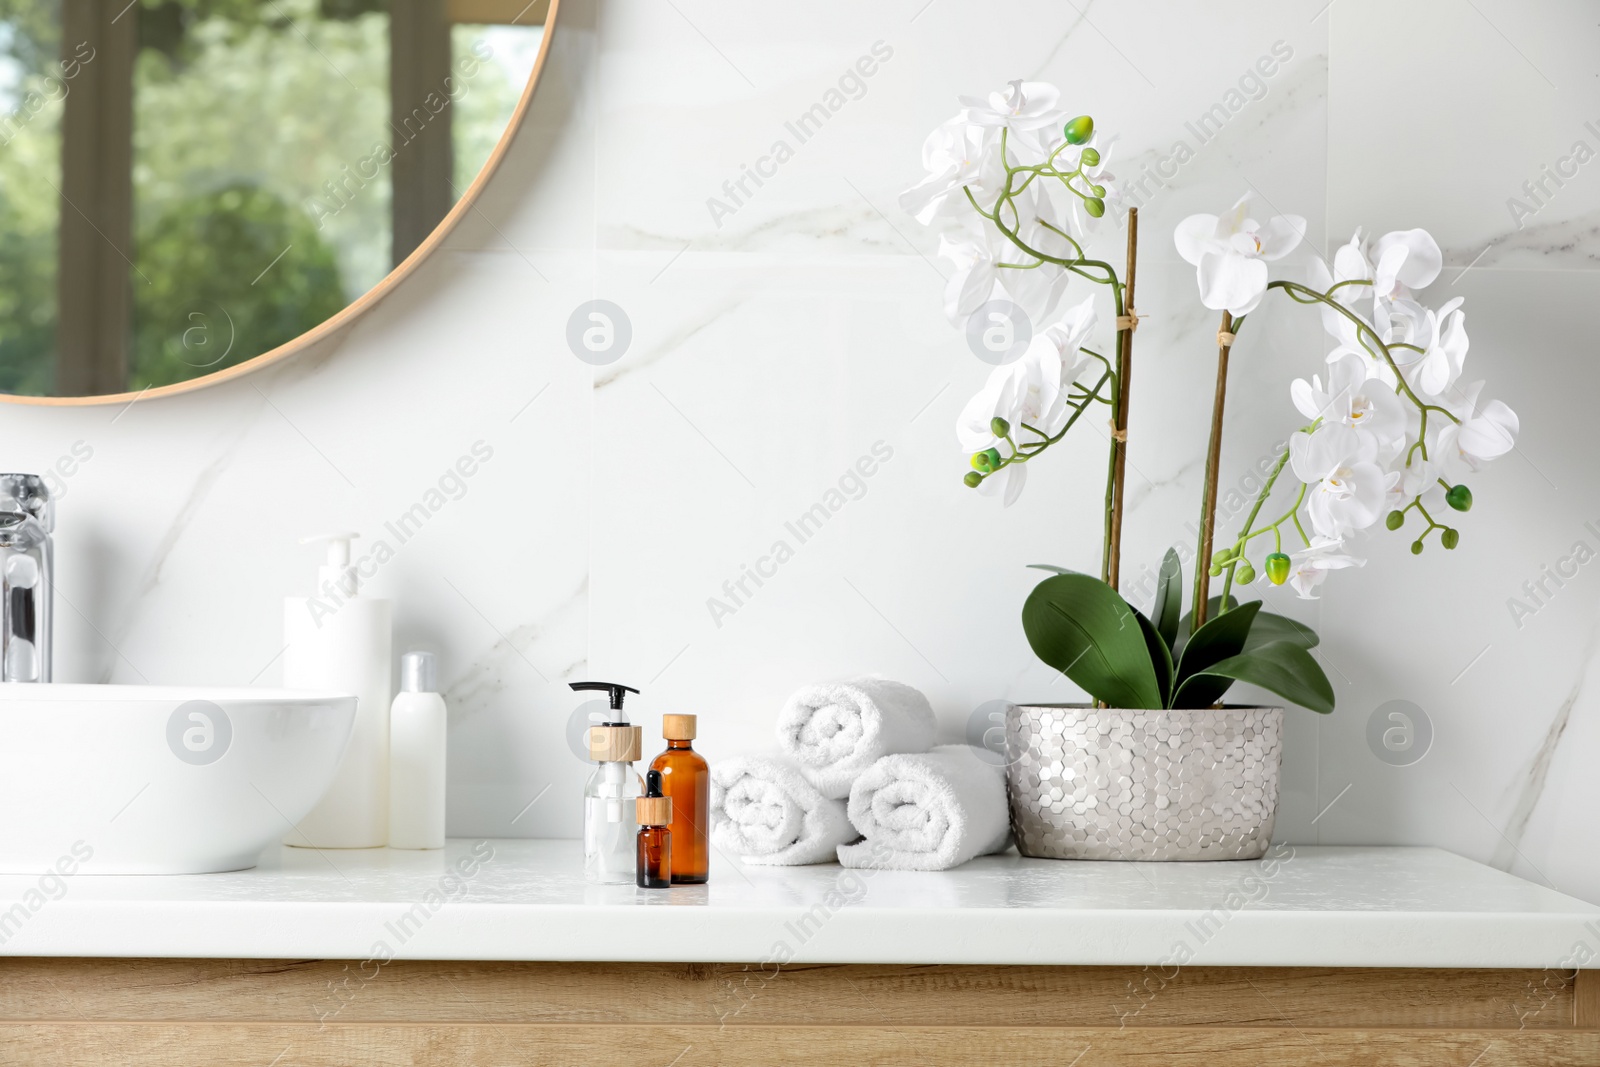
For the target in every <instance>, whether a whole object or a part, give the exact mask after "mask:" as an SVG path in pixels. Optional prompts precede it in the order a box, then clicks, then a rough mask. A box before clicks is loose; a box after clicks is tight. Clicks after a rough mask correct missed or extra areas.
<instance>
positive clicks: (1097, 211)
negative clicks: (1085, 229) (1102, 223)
mask: <svg viewBox="0 0 1600 1067" xmlns="http://www.w3.org/2000/svg"><path fill="white" fill-rule="evenodd" d="M1083 210H1085V211H1087V212H1088V213H1089V214H1090V215H1091V216H1093V217H1094V218H1099V217H1100V216H1101V215H1104V214H1105V213H1106V202H1105V201H1104V200H1101V199H1100V198H1099V197H1098V196H1097V197H1095V198H1094V199H1093V200H1085V201H1084V202H1083Z"/></svg>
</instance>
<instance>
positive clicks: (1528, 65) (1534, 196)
mask: <svg viewBox="0 0 1600 1067" xmlns="http://www.w3.org/2000/svg"><path fill="white" fill-rule="evenodd" d="M1593 14H1594V12H1593V8H1592V7H1591V6H1590V5H1588V4H1584V3H1582V0H1555V2H1550V3H1541V4H1539V5H1538V6H1537V7H1530V6H1528V5H1526V4H1519V3H1515V2H1513V0H1474V2H1473V3H1469V4H1459V3H1453V2H1451V0H1425V2H1422V3H1409V4H1389V3H1383V2H1381V0H1339V2H1338V3H1336V4H1334V5H1333V6H1332V7H1331V8H1330V10H1329V13H1328V17H1330V18H1331V20H1332V30H1331V32H1332V34H1333V36H1332V44H1331V47H1332V51H1333V54H1334V56H1335V60H1336V61H1335V63H1334V64H1333V67H1332V69H1331V81H1330V85H1331V89H1330V92H1331V94H1332V96H1333V98H1334V99H1335V101H1336V104H1335V106H1334V108H1333V109H1332V116H1331V120H1330V126H1329V141H1328V143H1329V149H1330V150H1329V153H1328V168H1329V179H1330V196H1329V216H1330V218H1329V222H1330V225H1331V226H1332V227H1333V229H1334V233H1333V234H1332V235H1330V236H1332V237H1337V238H1338V239H1341V240H1342V239H1344V238H1346V237H1348V234H1349V232H1350V231H1351V230H1353V229H1354V228H1355V227H1356V226H1365V227H1367V229H1368V232H1378V233H1381V232H1383V231H1385V230H1389V229H1397V228H1409V227H1412V226H1426V227H1427V228H1428V229H1429V230H1430V231H1431V232H1432V233H1433V234H1434V236H1436V237H1437V238H1438V239H1439V243H1440V244H1441V245H1442V246H1443V247H1444V249H1445V252H1446V261H1447V262H1450V263H1454V264H1456V265H1458V266H1466V265H1467V264H1469V263H1474V262H1476V263H1477V264H1478V265H1479V266H1480V267H1486V266H1505V267H1518V268H1539V269H1550V268H1578V269H1593V268H1595V267H1597V266H1600V258H1597V255H1600V254H1597V251H1596V248H1597V245H1596V243H1595V235H1596V232H1597V231H1596V227H1597V225H1600V98H1597V97H1596V95H1595V92H1594V84H1595V79H1596V77H1597V76H1600V49H1597V48H1596V46H1597V45H1600V26H1597V24H1596V22H1595V19H1594V18H1593V17H1592V16H1593ZM1579 142H1582V143H1583V145H1584V147H1583V148H1582V149H1577V145H1578V143H1579ZM1579 157H1581V159H1580V158H1579ZM1563 161H1565V162H1563ZM1546 168H1550V169H1549V170H1546ZM1563 174H1564V175H1565V176H1564V177H1563ZM1551 175H1554V177H1551ZM1525 183H1532V184H1533V188H1532V189H1528V188H1525ZM1480 257H1481V258H1480Z"/></svg>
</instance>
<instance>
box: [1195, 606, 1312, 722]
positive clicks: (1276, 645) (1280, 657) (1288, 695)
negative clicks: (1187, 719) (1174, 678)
mask: <svg viewBox="0 0 1600 1067" xmlns="http://www.w3.org/2000/svg"><path fill="white" fill-rule="evenodd" d="M1224 617H1226V616H1224ZM1211 679H1217V680H1219V681H1222V682H1223V683H1224V684H1223V690H1224V691H1226V689H1227V686H1228V685H1231V684H1232V683H1234V682H1246V683H1248V684H1250V685H1257V686H1260V687H1261V688H1262V689H1265V690H1268V691H1269V692H1272V693H1276V694H1277V695H1278V696H1280V697H1282V698H1283V699H1285V700H1287V701H1289V702H1290V703H1292V704H1299V705H1300V706H1301V707H1303V708H1309V709H1311V710H1312V711H1315V712H1317V713H1319V714H1322V715H1326V714H1328V713H1329V712H1331V711H1332V710H1333V686H1332V685H1331V684H1330V683H1329V682H1328V676H1327V675H1326V674H1324V673H1322V667H1321V666H1320V665H1319V664H1318V663H1317V661H1316V660H1315V659H1313V658H1312V656H1311V653H1309V652H1307V651H1306V650H1305V649H1304V648H1302V647H1301V646H1300V645H1299V644H1297V643H1296V642H1294V641H1269V642H1268V643H1266V644H1264V645H1261V646H1259V647H1257V648H1254V649H1252V650H1251V651H1249V652H1243V653H1240V654H1239V655H1237V656H1229V657H1228V658H1227V659H1224V660H1219V661H1218V662H1216V663H1213V664H1211V665H1210V666H1209V667H1207V668H1206V669H1205V670H1203V671H1201V672H1199V673H1197V674H1195V675H1192V676H1191V677H1190V678H1189V679H1188V680H1186V681H1185V682H1184V683H1183V684H1182V685H1180V686H1179V687H1178V693H1177V696H1176V697H1175V698H1174V699H1173V705H1172V706H1173V707H1176V708H1183V707H1189V708H1203V707H1209V706H1210V705H1211V704H1214V703H1216V700H1215V699H1211V700H1204V699H1203V697H1199V696H1195V695H1193V694H1191V693H1190V690H1191V689H1196V690H1199V689H1209V687H1208V684H1207V683H1208V682H1209V681H1210V680H1211Z"/></svg>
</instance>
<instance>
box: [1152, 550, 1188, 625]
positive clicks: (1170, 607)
mask: <svg viewBox="0 0 1600 1067" xmlns="http://www.w3.org/2000/svg"><path fill="white" fill-rule="evenodd" d="M1182 611H1183V564H1182V563H1180V562H1178V553H1177V552H1175V551H1173V550H1172V549H1170V548H1169V549H1167V554H1166V555H1165V556H1162V557H1161V573H1160V574H1158V575H1157V576H1156V602H1155V605H1154V606H1153V607H1152V608H1151V609H1150V619H1151V621H1152V622H1154V623H1155V624H1156V632H1157V633H1159V634H1160V635H1161V640H1163V641H1165V642H1166V645H1167V648H1168V649H1169V650H1170V649H1171V648H1172V647H1173V645H1174V644H1175V643H1176V642H1177V640H1178V615H1179V614H1180V613H1181V612H1182Z"/></svg>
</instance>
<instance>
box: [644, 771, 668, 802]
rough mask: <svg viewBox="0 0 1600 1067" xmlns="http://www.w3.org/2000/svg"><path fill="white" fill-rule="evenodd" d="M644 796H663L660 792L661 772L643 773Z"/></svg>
mask: <svg viewBox="0 0 1600 1067" xmlns="http://www.w3.org/2000/svg"><path fill="white" fill-rule="evenodd" d="M644 795H645V796H647V797H659V796H663V795H664V794H663V793H662V792H661V772H660V771H647V772H646V773H645V776H644Z"/></svg>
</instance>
